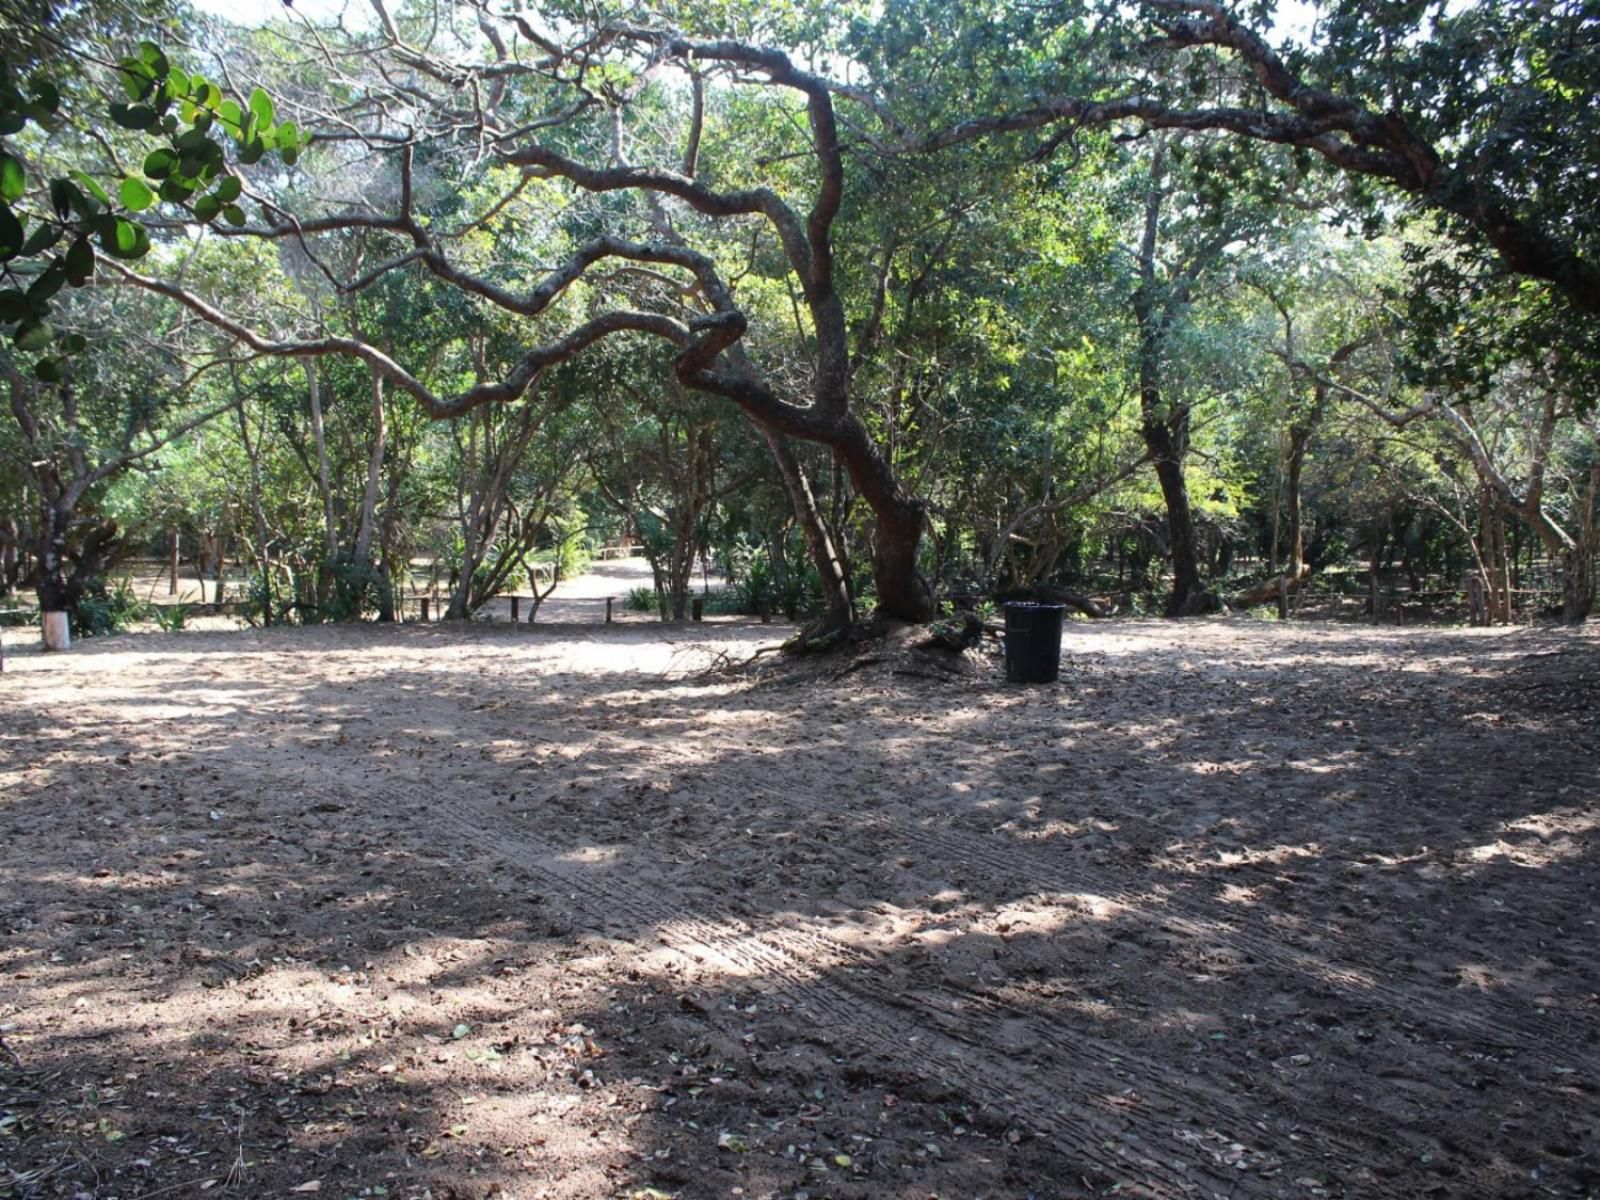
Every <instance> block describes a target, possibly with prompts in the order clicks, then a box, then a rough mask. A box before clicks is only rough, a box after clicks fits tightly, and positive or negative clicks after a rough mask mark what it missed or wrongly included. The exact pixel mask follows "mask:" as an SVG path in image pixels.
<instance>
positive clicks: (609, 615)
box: [606, 596, 611, 625]
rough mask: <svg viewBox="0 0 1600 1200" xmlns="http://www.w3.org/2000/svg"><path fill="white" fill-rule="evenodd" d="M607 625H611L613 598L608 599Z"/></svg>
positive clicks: (608, 597)
mask: <svg viewBox="0 0 1600 1200" xmlns="http://www.w3.org/2000/svg"><path fill="white" fill-rule="evenodd" d="M606 624H607V625H609V624H611V597H610V596H607V597H606Z"/></svg>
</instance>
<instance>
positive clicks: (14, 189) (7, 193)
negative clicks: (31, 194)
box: [0, 150, 28, 203]
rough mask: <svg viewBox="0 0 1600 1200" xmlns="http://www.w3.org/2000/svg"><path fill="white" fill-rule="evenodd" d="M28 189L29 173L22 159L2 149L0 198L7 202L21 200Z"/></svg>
mask: <svg viewBox="0 0 1600 1200" xmlns="http://www.w3.org/2000/svg"><path fill="white" fill-rule="evenodd" d="M27 190H28V173H27V172H26V171H24V170H23V169H22V160H21V159H19V158H17V157H16V156H15V155H14V154H7V153H6V152H5V151H4V150H0V199H3V200H5V201H6V202H7V203H10V202H11V201H14V200H21V199H22V194H23V193H24V192H26V191H27Z"/></svg>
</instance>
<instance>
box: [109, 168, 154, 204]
mask: <svg viewBox="0 0 1600 1200" xmlns="http://www.w3.org/2000/svg"><path fill="white" fill-rule="evenodd" d="M117 194H118V195H119V196H121V197H122V204H123V207H124V208H130V209H132V210H133V211H134V212H143V211H144V210H145V209H147V208H149V207H150V206H151V205H152V204H154V203H155V202H156V194H155V193H154V192H152V191H151V190H150V189H149V188H148V187H146V186H145V182H144V180H142V179H135V178H134V177H133V176H132V175H130V176H128V178H126V179H124V180H123V181H122V186H121V187H120V188H118V189H117Z"/></svg>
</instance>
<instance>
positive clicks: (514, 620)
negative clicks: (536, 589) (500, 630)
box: [511, 596, 522, 625]
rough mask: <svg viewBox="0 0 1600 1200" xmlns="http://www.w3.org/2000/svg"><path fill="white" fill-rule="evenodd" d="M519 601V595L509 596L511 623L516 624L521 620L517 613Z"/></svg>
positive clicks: (520, 601)
mask: <svg viewBox="0 0 1600 1200" xmlns="http://www.w3.org/2000/svg"><path fill="white" fill-rule="evenodd" d="M521 603H522V597H521V596H513V597H511V623H512V624H513V625H515V624H517V623H518V622H519V621H520V620H521V618H520V617H519V616H518V615H517V606H518V605H519V604H521Z"/></svg>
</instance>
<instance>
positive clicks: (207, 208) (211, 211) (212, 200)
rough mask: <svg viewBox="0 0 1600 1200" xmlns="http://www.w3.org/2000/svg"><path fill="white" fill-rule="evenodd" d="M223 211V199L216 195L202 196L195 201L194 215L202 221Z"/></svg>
mask: <svg viewBox="0 0 1600 1200" xmlns="http://www.w3.org/2000/svg"><path fill="white" fill-rule="evenodd" d="M221 211H222V201H221V200H218V199H217V198H216V197H215V196H201V197H200V199H198V200H196V201H195V202H194V215H195V216H196V217H197V218H199V219H200V220H202V221H209V220H211V219H212V218H213V217H215V216H216V215H217V214H218V213H219V212H221Z"/></svg>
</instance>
